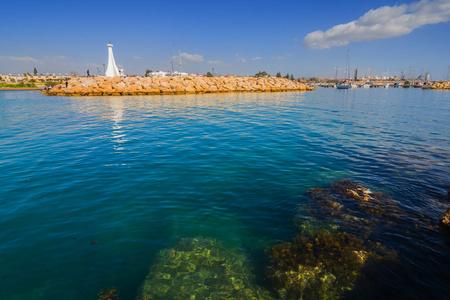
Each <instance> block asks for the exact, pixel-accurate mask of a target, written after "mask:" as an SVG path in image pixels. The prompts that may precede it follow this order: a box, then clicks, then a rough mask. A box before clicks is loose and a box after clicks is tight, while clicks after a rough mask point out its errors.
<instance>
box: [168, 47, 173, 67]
mask: <svg viewBox="0 0 450 300" xmlns="http://www.w3.org/2000/svg"><path fill="white" fill-rule="evenodd" d="M169 54H170V65H171V66H172V74H173V60H172V48H171V47H170V43H169Z"/></svg>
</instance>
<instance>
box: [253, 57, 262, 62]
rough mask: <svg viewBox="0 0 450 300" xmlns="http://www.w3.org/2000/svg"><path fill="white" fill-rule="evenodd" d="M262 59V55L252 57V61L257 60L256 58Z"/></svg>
mask: <svg viewBox="0 0 450 300" xmlns="http://www.w3.org/2000/svg"><path fill="white" fill-rule="evenodd" d="M261 59H262V57H259V56H257V57H253V58H252V61H255V60H261Z"/></svg>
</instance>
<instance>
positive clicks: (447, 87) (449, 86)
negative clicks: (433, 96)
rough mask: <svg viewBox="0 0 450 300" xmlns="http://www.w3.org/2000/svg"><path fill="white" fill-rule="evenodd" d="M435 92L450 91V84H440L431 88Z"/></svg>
mask: <svg viewBox="0 0 450 300" xmlns="http://www.w3.org/2000/svg"><path fill="white" fill-rule="evenodd" d="M431 88H432V89H434V90H450V82H438V83H435V84H433V85H432V87H431Z"/></svg>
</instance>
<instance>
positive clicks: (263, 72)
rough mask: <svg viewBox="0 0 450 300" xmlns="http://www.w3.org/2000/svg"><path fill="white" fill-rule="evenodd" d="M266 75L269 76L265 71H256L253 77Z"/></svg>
mask: <svg viewBox="0 0 450 300" xmlns="http://www.w3.org/2000/svg"><path fill="white" fill-rule="evenodd" d="M266 76H267V77H268V76H270V75H269V74H267V72H266V71H262V72H261V71H259V72H258V73H256V74H255V77H266Z"/></svg>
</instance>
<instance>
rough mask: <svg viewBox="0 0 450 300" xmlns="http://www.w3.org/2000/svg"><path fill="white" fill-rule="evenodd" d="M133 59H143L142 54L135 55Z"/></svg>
mask: <svg viewBox="0 0 450 300" xmlns="http://www.w3.org/2000/svg"><path fill="white" fill-rule="evenodd" d="M133 59H136V60H140V59H142V57H140V56H133Z"/></svg>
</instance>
